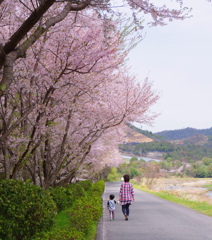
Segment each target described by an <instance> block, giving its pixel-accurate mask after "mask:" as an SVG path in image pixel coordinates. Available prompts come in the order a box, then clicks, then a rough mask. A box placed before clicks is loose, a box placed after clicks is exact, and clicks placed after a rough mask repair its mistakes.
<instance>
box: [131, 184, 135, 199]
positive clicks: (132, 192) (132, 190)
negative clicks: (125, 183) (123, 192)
mask: <svg viewBox="0 0 212 240" xmlns="http://www.w3.org/2000/svg"><path fill="white" fill-rule="evenodd" d="M131 195H132V198H133V201H135V196H134V188H133V186H132V185H131Z"/></svg>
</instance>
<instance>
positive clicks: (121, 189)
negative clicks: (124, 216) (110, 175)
mask: <svg viewBox="0 0 212 240" xmlns="http://www.w3.org/2000/svg"><path fill="white" fill-rule="evenodd" d="M122 192H123V184H121V187H120V191H119V201H121V200H122Z"/></svg>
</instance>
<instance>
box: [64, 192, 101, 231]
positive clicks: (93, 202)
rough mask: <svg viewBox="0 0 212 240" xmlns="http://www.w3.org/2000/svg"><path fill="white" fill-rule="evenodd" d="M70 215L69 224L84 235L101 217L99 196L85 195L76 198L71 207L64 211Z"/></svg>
mask: <svg viewBox="0 0 212 240" xmlns="http://www.w3.org/2000/svg"><path fill="white" fill-rule="evenodd" d="M66 213H67V214H68V215H69V217H70V221H71V226H72V228H75V229H76V230H77V231H80V232H83V233H84V234H85V235H86V234H87V233H88V231H89V229H90V228H91V227H92V226H93V224H94V223H95V222H97V221H98V219H99V218H100V217H101V214H102V204H101V201H100V200H99V197H95V196H86V197H83V198H79V199H77V200H76V201H75V202H74V204H73V207H72V208H71V209H69V210H67V211H66Z"/></svg>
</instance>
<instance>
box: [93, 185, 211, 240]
mask: <svg viewBox="0 0 212 240" xmlns="http://www.w3.org/2000/svg"><path fill="white" fill-rule="evenodd" d="M120 185H121V182H116V183H106V187H105V192H104V194H103V206H104V211H103V217H102V219H101V220H100V222H99V226H98V233H97V237H96V240H212V217H208V216H205V215H203V214H200V213H197V212H195V211H193V210H191V209H188V208H186V207H183V206H180V205H178V204H175V203H172V202H169V201H166V200H163V199H160V198H158V197H156V196H153V195H151V194H149V193H145V192H142V191H139V190H137V189H135V202H133V204H132V205H131V206H130V216H129V221H125V220H124V216H123V214H122V212H121V205H119V204H117V205H116V210H115V221H109V213H108V210H107V201H108V198H109V195H110V194H114V195H115V199H116V200H118V195H119V187H120Z"/></svg>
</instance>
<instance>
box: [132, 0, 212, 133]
mask: <svg viewBox="0 0 212 240" xmlns="http://www.w3.org/2000/svg"><path fill="white" fill-rule="evenodd" d="M158 2H160V1H158ZM184 6H188V7H192V8H193V11H192V15H193V17H192V18H189V19H186V20H184V21H179V20H178V21H174V22H170V23H169V24H168V25H167V26H163V27H154V28H149V29H146V36H145V38H144V39H143V40H142V41H141V42H140V43H139V44H138V46H136V48H135V49H133V50H132V52H131V53H130V55H129V64H130V65H131V66H132V72H133V73H135V74H136V75H137V77H138V78H140V79H143V78H145V77H147V76H148V78H149V79H150V80H151V81H153V82H154V88H155V89H156V90H157V91H158V92H161V94H160V95H161V97H160V100H159V101H158V102H157V103H156V104H155V106H154V107H152V108H151V110H152V111H154V112H157V113H160V116H159V117H158V118H157V119H155V121H154V124H153V127H149V126H146V125H142V129H143V130H149V131H152V132H159V131H163V130H174V129H183V128H186V127H192V128H197V129H205V128H210V127H212V2H208V1H206V0H185V1H184ZM138 126H139V127H140V125H138Z"/></svg>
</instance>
